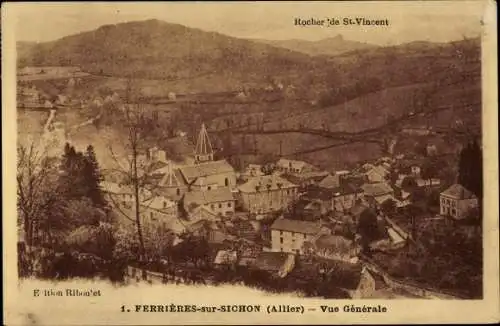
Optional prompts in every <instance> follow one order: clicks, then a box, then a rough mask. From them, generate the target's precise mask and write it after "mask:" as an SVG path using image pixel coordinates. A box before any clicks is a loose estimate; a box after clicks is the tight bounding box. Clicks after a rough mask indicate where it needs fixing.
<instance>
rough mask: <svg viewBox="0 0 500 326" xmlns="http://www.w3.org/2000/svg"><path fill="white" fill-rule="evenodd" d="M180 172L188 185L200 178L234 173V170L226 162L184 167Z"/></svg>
mask: <svg viewBox="0 0 500 326" xmlns="http://www.w3.org/2000/svg"><path fill="white" fill-rule="evenodd" d="M179 170H180V172H181V173H182V175H183V176H184V178H185V180H186V182H187V183H191V182H193V181H194V180H195V179H196V178H199V177H206V176H209V175H215V174H222V173H234V168H233V167H232V166H231V165H230V164H229V163H228V162H227V161H226V160H220V161H214V162H207V163H201V164H196V165H189V166H184V167H180V168H179Z"/></svg>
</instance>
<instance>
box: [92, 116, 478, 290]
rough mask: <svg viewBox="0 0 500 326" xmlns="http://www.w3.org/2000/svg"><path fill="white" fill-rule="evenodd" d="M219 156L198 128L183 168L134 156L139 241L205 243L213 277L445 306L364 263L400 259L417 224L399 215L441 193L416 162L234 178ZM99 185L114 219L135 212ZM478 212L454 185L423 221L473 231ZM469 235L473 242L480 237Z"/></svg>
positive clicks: (289, 169)
mask: <svg viewBox="0 0 500 326" xmlns="http://www.w3.org/2000/svg"><path fill="white" fill-rule="evenodd" d="M429 151H431V152H432V148H430V149H429ZM215 154H216V153H215V152H214V149H213V147H212V143H211V140H210V135H209V133H208V132H207V129H206V128H205V125H204V124H202V125H201V128H200V131H199V134H198V137H197V141H196V144H194V148H193V154H192V155H188V156H187V157H185V160H184V163H183V164H181V165H179V164H177V163H174V162H172V161H170V160H168V158H167V156H166V153H165V151H163V150H162V149H160V148H157V147H154V148H150V149H149V150H148V151H147V153H144V154H141V155H140V156H139V157H138V160H139V161H140V166H142V167H144V169H143V170H144V171H143V172H142V173H145V174H148V175H149V177H150V178H149V179H148V180H150V183H149V184H147V185H146V186H145V187H144V189H141V191H140V198H141V199H140V201H141V203H140V215H141V221H142V223H143V224H142V225H143V230H144V236H145V237H148V236H149V234H150V235H151V236H154V234H155V233H154V232H152V231H151V230H155V229H158V228H163V229H167V230H169V231H171V233H172V234H173V235H174V237H175V239H174V240H173V246H174V248H175V246H182V242H183V241H186V240H185V239H186V238H189V239H190V241H192V239H193V238H196V239H202V240H203V241H205V242H204V243H206V244H208V246H209V248H210V250H208V251H206V253H205V257H202V259H204V260H206V262H207V263H208V264H211V265H212V266H214V267H215V268H216V269H224V270H231V271H235V270H236V271H238V270H239V271H241V269H254V270H258V271H264V272H266V273H268V274H269V275H271V277H273V279H277V280H279V279H287V277H288V278H290V277H292V276H293V275H300V276H302V277H305V276H307V274H308V273H312V275H317V276H321V277H325V276H326V275H329V274H332V273H334V274H335V273H337V274H336V275H333V276H332V275H329V277H330V278H329V279H330V280H331V278H332V277H333V280H331V283H332V284H337V286H336V287H337V288H340V289H341V290H342V292H343V293H344V295H347V296H348V297H354V298H359V297H375V298H376V297H380V298H387V297H447V295H446V294H442V293H434V292H433V291H432V290H428V291H426V290H422V289H419V288H418V287H417V289H418V290H416V289H415V287H414V286H406V285H401V284H399V283H398V281H395V280H393V279H391V278H390V276H388V275H387V274H386V273H384V272H383V271H381V269H380V267H377V265H376V263H375V262H374V261H373V260H372V259H371V258H370V257H369V255H370V254H369V253H370V252H386V253H387V252H390V253H393V252H398V251H404V250H406V249H405V248H407V247H408V246H411V245H413V243H416V240H415V239H414V237H415V231H416V230H415V220H416V219H418V218H419V217H418V216H408V214H407V212H406V211H405V209H406V208H407V207H408V206H411V205H412V203H413V201H415V200H416V199H415V198H414V197H416V195H415V193H421V192H422V191H423V192H424V195H423V196H424V197H425V192H426V191H429V190H431V189H435V188H436V187H437V188H439V187H440V186H441V180H439V179H436V178H424V177H423V175H422V169H423V167H422V166H421V163H419V161H418V160H416V159H406V158H405V157H404V155H398V156H396V157H381V158H380V159H379V160H377V161H375V162H372V163H365V164H363V165H362V166H360V167H359V168H358V169H356V170H352V171H335V172H334V173H331V172H328V171H322V170H321V169H319V168H317V167H315V166H313V165H312V164H309V163H307V162H304V161H298V160H291V159H285V158H282V159H279V160H278V161H277V162H275V163H272V164H268V166H262V165H258V164H249V165H248V166H247V167H246V169H245V170H244V171H241V172H238V171H236V170H235V169H234V168H233V167H232V166H231V165H230V164H229V163H228V162H227V160H225V159H219V160H215V159H214V157H215ZM101 186H102V189H103V191H104V192H105V193H106V195H107V198H108V200H109V201H110V202H111V203H113V205H115V206H116V208H118V209H119V210H120V211H122V212H123V211H127V210H128V211H129V212H130V211H133V210H134V208H133V207H134V198H135V197H134V195H133V194H134V191H133V187H132V186H131V185H130V184H125V183H123V182H120V181H117V180H116V179H115V180H113V181H111V180H105V181H103V182H102V185H101ZM477 207H478V199H477V197H476V196H475V195H473V194H472V192H471V191H469V190H468V189H466V188H464V187H463V186H462V185H460V184H453V185H451V186H449V187H447V188H446V189H445V190H444V191H442V192H441V193H440V196H439V203H438V207H437V209H436V213H435V214H434V215H433V216H432V217H430V218H428V219H431V220H436V219H441V220H444V221H446V223H448V224H456V225H457V228H459V227H465V228H470V227H469V226H468V224H465V226H462V224H464V223H461V222H462V221H464V220H469V219H474V218H475V219H479V216H473V217H471V211H473V210H474V209H477ZM401 212H404V213H401ZM410 214H415V215H417V214H422V213H419V212H416V211H415V210H410ZM401 216H404V219H406V220H407V221H401ZM395 217H397V218H395ZM123 223H127V221H126V220H125V221H123ZM128 223H130V225H129V227H131V228H134V227H135V225H134V223H131V222H130V221H128ZM473 225H477V223H473ZM472 230H473V231H472V232H473V233H472V234H471V236H474V234H476V233H477V232H480V231H478V229H477V227H472ZM474 230H475V231H474ZM153 241H154V239H153ZM187 251H188V252H189V248H188V249H187ZM188 255H189V253H188ZM160 261H161V262H162V263H161V264H160V267H156V268H155V270H154V271H151V272H150V273H149V274H148V272H146V270H143V269H140V268H139V267H137V266H136V267H130V266H129V268H128V275H129V276H132V279H135V280H139V279H140V278H141V276H140V275H141V274H140V271H142V272H143V274H142V277H144V278H146V279H148V280H149V281H150V282H165V280H166V279H168V276H166V273H167V272H166V271H167V270H170V271H172V267H171V265H172V262H171V261H169V260H168V258H166V257H161V258H160ZM162 266H163V267H162ZM167 266H168V267H167ZM339 266H340V267H339ZM138 268H139V269H138ZM339 268H340V269H342V271H343V272H339V271H338V269H339ZM174 270H175V268H174ZM311 271H312V272H311ZM346 271H347V272H346ZM173 273H174V274H175V272H173ZM236 273H237V272H236ZM342 274H344V275H343V276H341V275H342ZM148 275H149V276H148ZM200 277H201V278H203V276H200ZM336 277H337V278H338V279H335V278H336ZM172 279H175V277H173V278H172ZM276 282H279V281H276ZM322 286H324V285H322ZM306 287H307V286H306ZM308 290H309V291H310V289H308ZM313 293H316V292H314V290H313ZM346 293H347V294H346ZM324 295H327V296H328V295H332V294H331V293H330V294H324Z"/></svg>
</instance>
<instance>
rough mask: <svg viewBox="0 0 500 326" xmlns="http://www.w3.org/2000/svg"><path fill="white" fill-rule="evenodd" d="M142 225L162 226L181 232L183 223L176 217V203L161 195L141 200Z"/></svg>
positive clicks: (152, 227) (145, 226)
mask: <svg viewBox="0 0 500 326" xmlns="http://www.w3.org/2000/svg"><path fill="white" fill-rule="evenodd" d="M140 212H141V216H142V223H143V224H142V225H143V226H144V228H145V229H157V228H158V227H160V226H161V227H163V228H166V229H169V230H171V231H173V232H174V233H175V234H178V235H179V234H182V233H183V232H184V230H185V226H184V224H183V223H182V222H181V221H180V220H179V218H178V210H177V203H176V202H174V201H172V200H169V199H168V198H165V197H162V196H154V197H152V198H150V199H147V200H144V201H142V202H141V211H140Z"/></svg>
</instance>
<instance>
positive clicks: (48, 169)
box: [16, 143, 59, 247]
mask: <svg viewBox="0 0 500 326" xmlns="http://www.w3.org/2000/svg"><path fill="white" fill-rule="evenodd" d="M17 154H18V155H17V174H16V179H17V208H18V216H19V220H18V225H19V226H21V227H22V229H23V233H24V239H25V242H26V244H27V246H28V247H29V246H31V245H33V244H34V243H33V242H34V240H35V235H36V234H37V233H38V231H39V230H40V226H42V225H45V224H46V223H45V220H46V219H47V217H48V216H50V212H51V210H53V209H54V207H55V206H56V205H57V204H58V202H59V196H58V192H57V189H56V188H57V183H56V182H55V177H56V175H57V174H56V173H57V171H55V170H54V169H53V164H52V162H51V161H50V159H49V158H48V157H47V156H46V155H45V153H43V152H40V151H39V150H37V149H36V148H35V145H34V143H32V144H31V145H30V146H29V147H25V146H19V147H18V153H17Z"/></svg>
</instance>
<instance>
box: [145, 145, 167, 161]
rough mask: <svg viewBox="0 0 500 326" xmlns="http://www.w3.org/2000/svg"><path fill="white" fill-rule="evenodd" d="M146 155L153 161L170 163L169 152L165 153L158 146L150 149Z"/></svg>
mask: <svg viewBox="0 0 500 326" xmlns="http://www.w3.org/2000/svg"><path fill="white" fill-rule="evenodd" d="M146 157H147V159H148V160H149V161H150V162H151V163H154V162H162V163H165V164H166V163H168V161H167V154H166V153H165V151H164V150H162V149H159V148H158V147H156V146H155V147H151V148H149V149H148V151H147V154H146Z"/></svg>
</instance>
